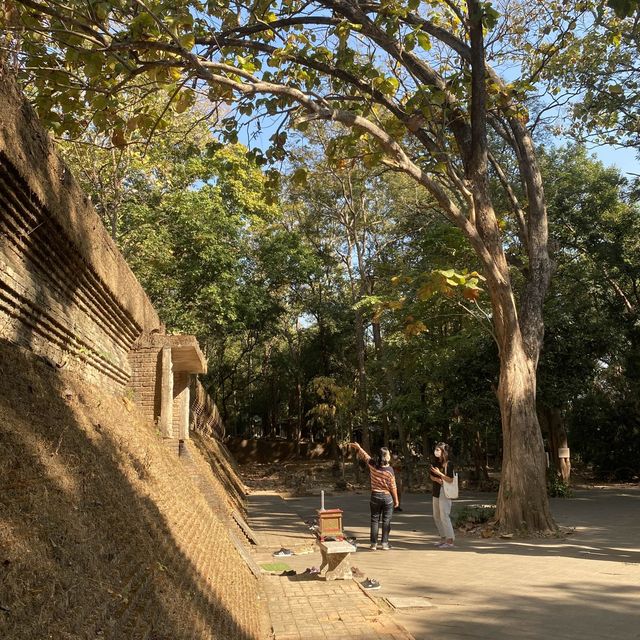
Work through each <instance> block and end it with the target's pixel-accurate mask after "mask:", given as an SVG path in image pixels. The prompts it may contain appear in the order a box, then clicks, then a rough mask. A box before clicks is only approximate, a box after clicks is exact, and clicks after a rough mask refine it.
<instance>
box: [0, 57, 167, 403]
mask: <svg viewBox="0 0 640 640" xmlns="http://www.w3.org/2000/svg"><path fill="white" fill-rule="evenodd" d="M154 330H155V331H158V330H161V324H160V320H159V319H158V315H157V313H156V312H155V310H154V309H153V307H152V305H151V303H150V301H149V299H148V298H147V296H146V294H145V292H144V291H143V289H142V287H141V286H140V284H139V283H138V281H137V280H136V278H135V276H134V275H133V273H132V272H131V270H130V269H129V267H128V266H127V264H126V262H125V260H124V259H123V257H122V255H121V254H120V252H119V251H118V249H117V247H116V245H115V243H114V242H113V241H112V239H111V238H110V237H109V235H108V233H107V232H106V230H105V228H104V227H103V225H102V222H101V220H100V218H99V217H98V215H97V214H96V213H95V211H94V210H93V207H92V205H91V203H90V202H89V200H88V199H87V197H86V196H85V195H84V194H83V193H82V191H81V190H80V188H79V186H78V185H77V183H76V182H75V180H74V179H73V177H72V176H71V174H70V172H69V170H68V169H67V167H66V166H65V165H64V163H63V162H62V160H61V159H60V157H59V156H58V155H57V153H56V151H55V149H54V145H53V142H52V141H51V140H50V139H49V137H48V136H47V135H46V134H45V133H44V132H43V131H42V129H41V128H40V127H39V125H38V123H37V121H36V118H35V116H34V114H33V112H32V111H31V109H30V107H29V106H28V105H27V104H26V102H25V101H24V100H23V98H22V96H21V95H20V94H19V92H18V90H17V89H16V86H15V84H14V83H13V82H12V81H11V78H9V77H8V76H7V75H6V74H4V73H3V71H2V70H1V69H0V338H2V339H5V340H8V341H9V342H13V343H16V344H19V345H21V346H23V347H26V348H28V349H29V350H31V351H33V352H35V353H37V354H38V355H40V356H43V357H45V358H47V359H48V360H49V361H50V363H51V364H52V365H53V366H55V367H58V368H64V369H66V370H75V371H77V372H79V373H81V374H82V375H83V377H85V378H87V379H88V380H90V381H92V382H94V383H99V384H102V385H105V386H107V387H108V388H110V389H112V390H121V389H122V388H124V386H125V385H127V383H128V381H129V379H130V377H131V373H132V372H131V363H130V361H129V359H128V353H129V351H130V349H131V347H132V345H133V344H134V342H135V341H136V340H137V339H138V338H139V336H140V335H141V334H143V333H145V332H150V331H154Z"/></svg>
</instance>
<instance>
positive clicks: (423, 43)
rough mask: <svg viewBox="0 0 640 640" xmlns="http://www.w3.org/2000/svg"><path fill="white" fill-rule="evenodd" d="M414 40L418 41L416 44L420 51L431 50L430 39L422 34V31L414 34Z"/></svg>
mask: <svg viewBox="0 0 640 640" xmlns="http://www.w3.org/2000/svg"><path fill="white" fill-rule="evenodd" d="M416 39H417V40H418V44H419V45H420V47H421V48H422V49H424V50H425V51H430V50H431V38H429V36H428V35H427V34H426V33H424V31H418V33H417V34H416Z"/></svg>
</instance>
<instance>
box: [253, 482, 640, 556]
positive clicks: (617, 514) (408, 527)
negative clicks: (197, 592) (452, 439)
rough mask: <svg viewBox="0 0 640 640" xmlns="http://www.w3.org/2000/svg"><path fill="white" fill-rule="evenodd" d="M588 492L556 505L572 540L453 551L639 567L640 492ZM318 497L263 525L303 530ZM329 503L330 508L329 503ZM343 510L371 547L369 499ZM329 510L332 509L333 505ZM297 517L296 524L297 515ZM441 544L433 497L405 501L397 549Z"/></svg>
mask: <svg viewBox="0 0 640 640" xmlns="http://www.w3.org/2000/svg"><path fill="white" fill-rule="evenodd" d="M591 495H592V494H591V493H590V492H588V491H586V492H580V494H579V496H578V497H577V498H576V499H575V500H571V499H568V500H563V501H562V502H557V501H552V502H553V504H552V508H553V509H554V510H555V511H556V512H558V513H557V515H556V518H557V520H558V522H559V524H561V525H564V526H567V527H568V526H572V527H576V531H575V532H574V533H573V534H571V535H562V536H559V537H549V538H544V537H539V538H531V537H529V538H526V537H523V538H515V537H514V538H510V539H501V538H496V537H493V538H487V539H483V538H480V537H477V536H474V537H471V536H462V535H459V536H458V538H457V546H456V548H455V549H454V550H451V552H455V553H469V552H472V553H480V554H509V555H527V556H531V555H536V556H545V557H554V556H562V557H571V558H580V559H586V560H606V561H613V562H623V563H640V543H638V540H639V539H640V518H638V517H637V515H636V514H637V510H638V506H639V505H640V491H636V490H626V491H623V492H622V493H620V494H619V495H610V494H605V495H604V496H603V495H601V494H599V493H595V494H593V495H592V497H590V496H591ZM492 499H493V500H494V503H495V496H492V495H491V494H489V495H486V496H485V495H480V496H479V497H478V496H473V497H469V498H467V499H465V500H464V501H460V502H457V503H456V504H457V508H461V506H462V505H465V504H466V505H470V504H491V503H492ZM316 500H317V499H316V498H308V497H306V498H291V499H288V500H281V504H280V507H279V509H278V510H277V511H275V510H274V511H273V513H270V514H268V515H266V516H265V515H263V518H266V520H263V522H269V520H270V521H271V524H270V526H272V527H274V528H276V527H278V521H279V519H280V518H281V514H282V513H286V514H287V516H286V517H287V519H286V525H285V530H287V531H293V530H295V528H296V526H297V527H298V528H299V529H301V528H302V527H303V523H304V522H305V520H309V519H312V518H314V517H315V516H316V515H317V513H316V509H317V507H314V506H313V503H314V502H315V501H316ZM327 504H328V503H327ZM334 507H337V508H341V509H343V522H344V529H345V533H346V534H347V535H356V536H357V537H358V538H359V542H360V543H364V544H366V543H368V528H369V518H370V515H369V506H368V496H367V495H353V494H343V495H335V496H332V497H331V500H330V508H334ZM328 508H329V504H328ZM294 515H295V516H297V522H296V520H295V518H294V517H293V516H294ZM614 532H615V537H614V535H613V534H614ZM435 540H437V534H436V527H435V524H434V522H433V517H432V510H431V498H430V496H425V495H422V494H419V495H415V494H414V495H411V496H410V497H407V500H406V501H405V509H404V510H403V511H402V512H400V513H396V514H394V516H393V520H392V544H393V546H394V548H396V549H398V550H411V551H425V550H428V549H432V548H433V546H432V545H433V542H434V541H435Z"/></svg>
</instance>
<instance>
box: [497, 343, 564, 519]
mask: <svg viewBox="0 0 640 640" xmlns="http://www.w3.org/2000/svg"><path fill="white" fill-rule="evenodd" d="M518 335H519V334H518ZM513 342H514V344H512V345H511V347H512V348H511V349H509V351H508V352H507V353H504V354H503V355H502V357H501V362H500V365H501V367H500V369H501V370H500V383H499V385H498V399H499V401H500V411H501V415H502V440H503V460H502V475H501V479H500V490H499V492H498V503H497V510H496V518H497V520H498V522H499V526H500V529H501V530H503V531H510V532H513V531H552V530H555V529H556V527H555V525H554V523H553V519H552V517H551V512H550V511H549V500H548V498H547V486H546V478H545V469H546V456H545V453H544V446H543V443H542V434H541V432H540V425H539V423H538V416H537V413H536V397H535V392H536V372H535V366H534V364H533V363H532V362H531V360H530V359H529V358H528V357H527V356H526V354H525V352H524V349H523V348H522V347H521V344H520V343H519V341H518V340H514V341H513Z"/></svg>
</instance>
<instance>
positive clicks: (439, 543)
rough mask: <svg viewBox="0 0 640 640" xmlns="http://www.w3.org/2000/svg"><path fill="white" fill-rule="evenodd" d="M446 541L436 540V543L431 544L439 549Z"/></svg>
mask: <svg viewBox="0 0 640 640" xmlns="http://www.w3.org/2000/svg"><path fill="white" fill-rule="evenodd" d="M445 542H446V540H438V542H433V543H432V544H433V546H434V547H439V546H440V545H441V544H444V543H445Z"/></svg>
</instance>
